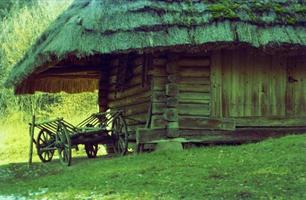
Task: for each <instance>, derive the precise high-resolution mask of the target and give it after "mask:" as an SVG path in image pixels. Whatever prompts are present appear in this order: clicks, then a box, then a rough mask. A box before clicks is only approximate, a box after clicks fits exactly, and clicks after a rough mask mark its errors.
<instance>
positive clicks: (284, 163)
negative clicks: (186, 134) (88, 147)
mask: <svg viewBox="0 0 306 200" xmlns="http://www.w3.org/2000/svg"><path fill="white" fill-rule="evenodd" d="M14 148H15V147H14ZM1 151H3V150H1ZM18 152H19V151H16V153H18ZM24 152H26V154H24ZM24 152H23V154H22V155H27V149H26V150H24ZM1 153H3V152H1ZM15 157H16V156H15ZM35 157H37V156H36V155H35ZM23 159H24V161H23V162H22V161H20V162H17V163H13V160H11V161H10V162H8V161H6V163H3V162H2V165H0V199H1V195H2V196H8V195H13V196H15V197H18V198H22V197H24V198H26V199H44V198H45V199H306V189H305V188H306V135H296V136H287V137H283V138H280V139H270V140H266V141H264V142H261V143H257V144H247V145H241V146H222V147H221V146H219V147H206V148H194V149H190V150H184V151H178V152H156V153H147V154H141V155H129V156H126V157H117V158H107V157H106V156H101V155H100V156H99V157H98V158H96V159H87V158H84V157H82V156H81V157H80V156H78V157H77V158H74V159H73V163H72V166H71V167H64V166H62V165H61V164H60V163H59V161H58V160H57V159H55V160H54V161H52V162H51V163H48V164H42V163H39V162H35V163H34V165H33V167H32V169H28V166H27V164H26V162H25V161H26V159H27V158H26V157H25V158H23ZM36 161H37V159H36Z"/></svg>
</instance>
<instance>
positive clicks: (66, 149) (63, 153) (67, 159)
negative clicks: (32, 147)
mask: <svg viewBox="0 0 306 200" xmlns="http://www.w3.org/2000/svg"><path fill="white" fill-rule="evenodd" d="M57 150H58V156H59V159H60V161H61V162H62V163H63V164H64V165H67V166H70V164H71V141H70V137H69V134H68V131H67V129H66V127H65V126H64V125H63V124H62V123H59V124H58V128H57Z"/></svg>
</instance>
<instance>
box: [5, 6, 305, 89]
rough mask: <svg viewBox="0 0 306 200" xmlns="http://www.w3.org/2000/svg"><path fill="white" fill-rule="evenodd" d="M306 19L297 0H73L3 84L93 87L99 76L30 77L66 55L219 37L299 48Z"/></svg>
mask: <svg viewBox="0 0 306 200" xmlns="http://www.w3.org/2000/svg"><path fill="white" fill-rule="evenodd" d="M305 24H306V3H305V1H303V0H262V1H257V0H223V1H218V0H133V1H130V0H76V1H75V2H74V3H73V4H72V5H71V7H70V8H69V9H68V10H67V11H65V12H64V13H63V14H62V15H61V16H60V17H59V18H58V19H57V20H56V21H54V23H53V24H52V25H51V26H50V27H49V29H48V30H47V31H46V32H45V33H44V34H43V35H42V36H41V37H40V38H39V39H38V40H37V42H36V44H35V45H33V47H32V48H31V49H30V50H29V52H28V53H27V54H26V55H25V57H24V58H23V59H22V60H21V61H20V62H19V63H18V64H17V65H16V66H15V67H14V68H13V70H12V73H11V75H10V77H9V79H8V81H7V85H8V86H15V89H16V92H17V93H31V92H34V91H35V90H41V91H49V92H57V91H60V90H65V91H68V92H80V91H86V90H92V89H93V87H94V86H96V85H97V80H94V81H93V82H92V83H90V80H89V79H88V80H85V81H82V80H80V82H79V83H77V81H74V82H72V83H68V81H53V82H52V81H51V82H48V81H47V82H48V84H49V85H50V87H48V86H47V85H45V86H38V84H39V85H41V84H44V81H42V80H40V81H36V82H35V80H34V79H35V78H36V76H37V74H36V75H34V74H35V72H36V71H37V69H39V70H41V69H43V68H45V67H48V66H49V67H50V66H52V65H54V64H56V63H57V62H60V61H62V60H64V59H65V58H66V57H67V55H71V54H73V55H75V56H77V57H86V56H89V55H97V54H115V53H127V52H131V51H136V52H143V51H148V50H150V51H152V50H154V49H158V48H159V49H160V48H163V49H164V48H171V47H174V46H176V47H177V46H185V47H186V46H204V47H205V45H209V46H211V45H212V44H213V48H217V47H218V44H219V43H222V44H244V45H249V46H252V47H255V48H264V49H282V48H286V49H287V50H290V49H295V50H300V51H301V50H302V51H304V52H305V46H306V27H305ZM29 84H30V85H31V87H29V86H26V85H29ZM33 84H34V85H33ZM67 84H70V86H69V87H67ZM51 85H53V86H52V87H51ZM85 85H88V88H87V87H85ZM89 85H90V86H89ZM75 87H77V88H78V89H76V88H75ZM52 88H53V89H52ZM68 88H70V89H68ZM73 88H74V89H73Z"/></svg>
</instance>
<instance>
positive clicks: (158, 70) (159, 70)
mask: <svg viewBox="0 0 306 200" xmlns="http://www.w3.org/2000/svg"><path fill="white" fill-rule="evenodd" d="M148 75H153V76H167V72H166V68H165V67H159V66H154V68H153V69H152V70H149V73H148Z"/></svg>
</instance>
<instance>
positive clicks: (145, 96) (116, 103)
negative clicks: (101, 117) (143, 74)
mask: <svg viewBox="0 0 306 200" xmlns="http://www.w3.org/2000/svg"><path fill="white" fill-rule="evenodd" d="M150 100H151V94H150V93H149V92H144V93H140V94H138V95H134V96H130V97H127V98H124V99H120V100H116V99H115V100H112V101H108V106H109V107H110V108H120V107H124V106H131V105H135V104H139V103H143V102H149V101H150Z"/></svg>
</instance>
